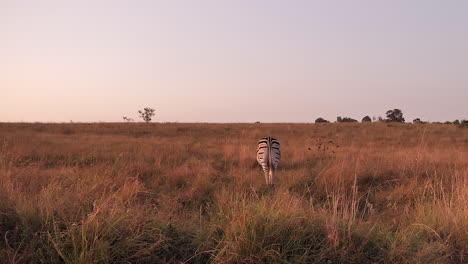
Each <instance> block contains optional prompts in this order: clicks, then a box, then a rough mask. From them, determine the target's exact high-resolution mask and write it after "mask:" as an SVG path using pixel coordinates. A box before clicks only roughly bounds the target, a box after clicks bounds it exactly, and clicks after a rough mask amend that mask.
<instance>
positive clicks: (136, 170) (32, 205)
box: [0, 122, 468, 263]
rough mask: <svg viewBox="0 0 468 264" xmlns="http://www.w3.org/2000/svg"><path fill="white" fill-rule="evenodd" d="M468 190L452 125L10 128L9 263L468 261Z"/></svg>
mask: <svg viewBox="0 0 468 264" xmlns="http://www.w3.org/2000/svg"><path fill="white" fill-rule="evenodd" d="M264 136H273V137H276V138H277V139H278V140H279V141H280V142H281V151H282V159H281V162H280V166H279V170H278V172H277V177H276V178H275V179H274V183H275V185H274V187H267V186H266V185H265V179H264V176H263V172H262V170H261V168H260V166H259V165H257V163H256V160H255V151H256V147H257V146H256V144H257V140H258V139H259V138H261V137H264ZM467 187H468V128H466V127H465V128H464V127H459V126H456V125H450V124H447V125H446V124H397V123H386V122H377V123H330V124H174V123H164V124H163V123H148V124H146V123H94V124H86V123H82V124H80V123H70V124H41V123H29V124H28V123H0V262H1V263H468V188H467Z"/></svg>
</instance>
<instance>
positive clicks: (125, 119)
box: [122, 116, 133, 123]
mask: <svg viewBox="0 0 468 264" xmlns="http://www.w3.org/2000/svg"><path fill="white" fill-rule="evenodd" d="M122 119H123V120H124V121H125V122H127V123H130V122H133V118H130V117H126V116H124V117H122Z"/></svg>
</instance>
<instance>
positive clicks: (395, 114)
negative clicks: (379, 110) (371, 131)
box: [385, 108, 405, 123]
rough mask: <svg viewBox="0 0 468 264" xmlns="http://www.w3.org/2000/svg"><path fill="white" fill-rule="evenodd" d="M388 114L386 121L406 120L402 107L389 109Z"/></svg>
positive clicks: (402, 121)
mask: <svg viewBox="0 0 468 264" xmlns="http://www.w3.org/2000/svg"><path fill="white" fill-rule="evenodd" d="M385 115H386V116H387V119H386V120H385V121H387V122H401V123H404V122H405V118H403V112H402V111H401V110H400V109H396V108H395V109H393V110H388V111H387V113H385Z"/></svg>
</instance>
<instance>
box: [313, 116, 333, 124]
mask: <svg viewBox="0 0 468 264" xmlns="http://www.w3.org/2000/svg"><path fill="white" fill-rule="evenodd" d="M315 123H330V121H328V120H326V119H323V118H321V117H319V118H317V119H315Z"/></svg>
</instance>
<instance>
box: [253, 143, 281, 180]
mask: <svg viewBox="0 0 468 264" xmlns="http://www.w3.org/2000/svg"><path fill="white" fill-rule="evenodd" d="M280 159H281V152H280V143H279V141H278V140H277V139H276V138H272V137H264V138H262V139H260V140H259V141H258V147H257V162H258V164H260V165H261V166H262V169H263V171H264V173H265V179H266V183H267V184H273V177H274V173H275V171H276V169H277V168H278V164H279V161H280Z"/></svg>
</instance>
